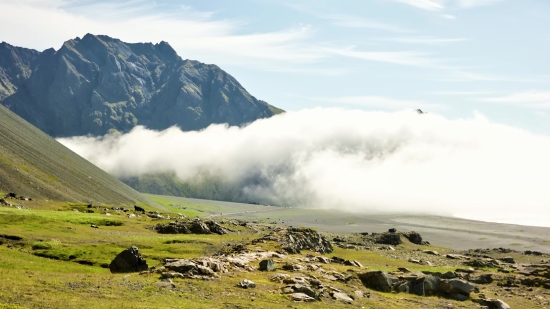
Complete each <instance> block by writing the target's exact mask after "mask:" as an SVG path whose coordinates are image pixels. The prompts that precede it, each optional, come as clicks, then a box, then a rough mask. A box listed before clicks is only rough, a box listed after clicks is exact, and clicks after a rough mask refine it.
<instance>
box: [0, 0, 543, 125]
mask: <svg viewBox="0 0 550 309" xmlns="http://www.w3.org/2000/svg"><path fill="white" fill-rule="evenodd" d="M549 14H550V1H546V0H523V1H518V0H364V1H359V0H355V1H350V0H338V1H335V0H315V1H313V0H293V1H275V0H232V1H227V0H223V1H222V0H214V1H204V0H203V1H195V0H194V1H170V0H167V1H160V0H157V1H141V0H131V1H109V2H104V1H92V0H2V1H1V2H0V29H3V30H4V31H2V33H1V35H0V41H6V42H8V43H10V44H13V45H17V46H23V47H30V48H35V49H38V50H43V49H45V48H48V47H54V48H56V49H58V48H59V47H60V46H61V45H62V43H63V42H64V41H65V40H68V39H70V38H74V37H77V36H80V37H82V36H83V35H84V34H86V33H88V32H90V33H94V34H106V35H109V36H112V37H116V38H119V39H121V40H123V41H127V42H155V43H156V42H160V41H162V40H164V41H167V42H169V43H170V44H171V45H172V46H173V47H174V48H175V49H176V50H177V52H178V53H179V55H180V56H181V57H183V58H189V59H195V60H199V61H202V62H205V63H214V64H217V65H219V66H220V67H221V68H222V69H224V70H226V71H227V72H229V73H230V74H232V75H233V76H235V77H236V78H237V79H238V80H239V81H240V82H241V84H242V85H243V86H244V87H245V88H246V89H247V90H248V91H249V92H250V93H251V94H253V95H254V96H256V97H257V98H259V99H263V100H265V101H268V102H269V103H271V104H273V105H275V106H278V107H281V108H283V109H285V110H290V111H292V110H301V109H305V108H312V107H335V106H336V107H342V108H349V109H363V110H387V111H393V110H401V109H416V108H422V109H423V110H427V111H428V112H432V113H438V114H441V115H444V116H445V117H448V118H450V119H455V118H462V117H468V118H469V117H472V115H473V113H474V111H478V112H481V113H482V114H484V115H485V116H487V117H488V118H489V119H490V120H493V121H496V122H500V123H505V124H510V125H514V126H518V127H521V128H525V129H527V130H530V131H533V132H537V133H542V134H549V133H550V121H549V120H550V61H548V55H549V54H550V34H549V33H548V29H550V19H549V18H547V16H548V15H549Z"/></svg>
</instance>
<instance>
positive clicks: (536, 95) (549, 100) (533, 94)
mask: <svg viewBox="0 0 550 309" xmlns="http://www.w3.org/2000/svg"><path fill="white" fill-rule="evenodd" d="M482 101H485V102H495V103H507V104H512V105H517V106H521V107H527V108H535V109H550V91H537V90H530V91H525V92H519V93H514V94H511V95H508V96H502V97H493V98H485V99H482Z"/></svg>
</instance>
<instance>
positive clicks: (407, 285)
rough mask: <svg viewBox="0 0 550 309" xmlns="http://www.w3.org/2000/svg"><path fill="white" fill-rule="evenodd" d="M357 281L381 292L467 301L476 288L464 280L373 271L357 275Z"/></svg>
mask: <svg viewBox="0 0 550 309" xmlns="http://www.w3.org/2000/svg"><path fill="white" fill-rule="evenodd" d="M358 277H359V279H360V280H361V282H362V283H363V285H365V286H366V287H368V288H371V289H374V290H377V291H381V292H392V291H393V292H401V293H410V294H416V295H420V296H432V295H441V296H445V297H447V298H452V299H456V300H467V299H468V298H469V297H470V293H471V292H473V291H474V290H476V287H475V286H474V285H472V284H471V283H469V282H468V281H466V280H463V279H458V278H453V279H445V276H441V277H438V276H436V275H426V274H407V275H402V276H396V275H393V274H390V273H387V272H383V271H379V270H373V271H367V272H365V273H361V274H358Z"/></svg>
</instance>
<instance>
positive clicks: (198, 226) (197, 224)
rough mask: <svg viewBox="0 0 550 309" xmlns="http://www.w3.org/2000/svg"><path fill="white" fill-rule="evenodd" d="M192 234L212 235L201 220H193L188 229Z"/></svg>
mask: <svg viewBox="0 0 550 309" xmlns="http://www.w3.org/2000/svg"><path fill="white" fill-rule="evenodd" d="M189 230H190V231H191V232H192V233H193V234H212V232H211V231H210V228H209V227H208V225H206V223H204V222H202V221H201V220H195V221H193V223H192V224H191V228H190V229H189Z"/></svg>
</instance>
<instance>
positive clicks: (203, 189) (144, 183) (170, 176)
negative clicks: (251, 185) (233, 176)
mask: <svg viewBox="0 0 550 309" xmlns="http://www.w3.org/2000/svg"><path fill="white" fill-rule="evenodd" d="M121 180H122V182H124V183H126V184H127V185H129V186H130V187H132V188H134V189H136V190H137V191H139V192H143V193H150V194H158V195H170V196H181V197H191V198H199V199H207V200H218V201H231V202H242V203H246V202H252V201H249V200H248V199H247V198H246V196H243V195H242V193H241V188H240V187H239V184H238V183H230V182H227V181H224V180H223V179H221V178H220V177H216V176H213V175H198V176H196V177H195V178H194V179H191V180H187V181H184V180H181V179H179V178H178V177H177V176H176V174H175V173H158V174H143V175H140V176H137V177H126V178H122V179H121Z"/></svg>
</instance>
